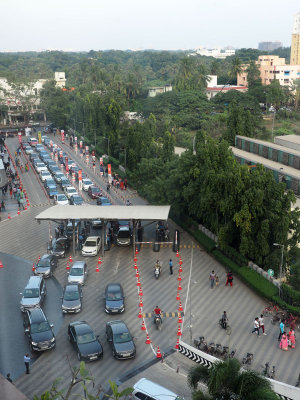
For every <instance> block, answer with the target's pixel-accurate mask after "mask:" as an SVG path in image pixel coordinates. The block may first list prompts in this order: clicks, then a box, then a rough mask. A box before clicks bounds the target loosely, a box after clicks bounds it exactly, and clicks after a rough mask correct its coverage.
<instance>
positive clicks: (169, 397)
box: [132, 378, 184, 400]
mask: <svg viewBox="0 0 300 400" xmlns="http://www.w3.org/2000/svg"><path fill="white" fill-rule="evenodd" d="M132 398H133V399H139V400H184V397H181V396H178V395H177V394H176V393H174V392H171V390H169V389H166V388H164V387H163V386H160V385H158V384H157V383H155V382H152V381H149V379H146V378H142V379H140V380H139V381H138V382H137V383H136V384H135V385H134V386H133V392H132Z"/></svg>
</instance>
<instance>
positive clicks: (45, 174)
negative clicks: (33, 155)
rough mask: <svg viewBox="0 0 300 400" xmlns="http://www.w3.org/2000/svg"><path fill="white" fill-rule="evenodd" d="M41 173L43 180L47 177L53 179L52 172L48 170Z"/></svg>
mask: <svg viewBox="0 0 300 400" xmlns="http://www.w3.org/2000/svg"><path fill="white" fill-rule="evenodd" d="M40 175H41V180H42V182H45V181H46V179H52V175H51V174H50V172H49V171H48V170H47V171H42V172H41V174H40Z"/></svg>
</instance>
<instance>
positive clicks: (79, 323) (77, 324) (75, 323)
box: [69, 321, 92, 332]
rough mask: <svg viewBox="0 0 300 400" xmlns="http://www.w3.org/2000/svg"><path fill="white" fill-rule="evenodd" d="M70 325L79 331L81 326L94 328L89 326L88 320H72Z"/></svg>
mask: <svg viewBox="0 0 300 400" xmlns="http://www.w3.org/2000/svg"><path fill="white" fill-rule="evenodd" d="M69 326H74V327H75V329H76V331H77V332H78V330H79V329H80V327H86V328H89V330H92V328H91V327H90V326H89V324H88V323H87V322H86V321H74V322H70V324H69Z"/></svg>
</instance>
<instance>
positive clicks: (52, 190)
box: [46, 185, 58, 199]
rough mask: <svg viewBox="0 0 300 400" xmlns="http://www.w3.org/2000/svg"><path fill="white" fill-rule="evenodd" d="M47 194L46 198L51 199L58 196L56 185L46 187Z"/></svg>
mask: <svg viewBox="0 0 300 400" xmlns="http://www.w3.org/2000/svg"><path fill="white" fill-rule="evenodd" d="M46 189H47V193H48V196H49V197H50V198H51V199H53V198H54V197H55V196H57V195H58V191H57V187H56V185H47V188H46Z"/></svg>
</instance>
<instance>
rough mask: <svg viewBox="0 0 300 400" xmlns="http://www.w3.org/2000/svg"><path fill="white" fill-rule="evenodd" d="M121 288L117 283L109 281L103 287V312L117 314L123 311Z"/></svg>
mask: <svg viewBox="0 0 300 400" xmlns="http://www.w3.org/2000/svg"><path fill="white" fill-rule="evenodd" d="M124 297H125V296H124V292H123V288H122V286H121V285H120V284H119V283H109V284H108V285H107V286H106V288H105V312H106V313H107V314H117V313H122V312H124V311H125V303H124Z"/></svg>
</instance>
